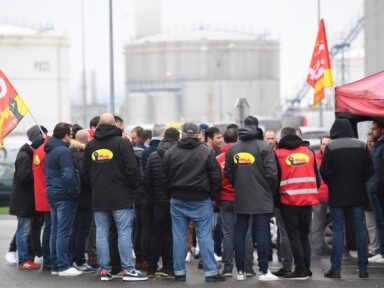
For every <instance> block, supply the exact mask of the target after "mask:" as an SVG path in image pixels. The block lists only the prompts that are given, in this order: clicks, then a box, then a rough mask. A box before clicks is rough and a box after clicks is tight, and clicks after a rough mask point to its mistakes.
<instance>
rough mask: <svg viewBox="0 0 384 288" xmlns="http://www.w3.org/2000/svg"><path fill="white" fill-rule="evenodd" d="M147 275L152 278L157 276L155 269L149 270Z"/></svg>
mask: <svg viewBox="0 0 384 288" xmlns="http://www.w3.org/2000/svg"><path fill="white" fill-rule="evenodd" d="M147 277H148V278H152V279H153V278H155V277H156V275H155V272H153V271H148V272H147Z"/></svg>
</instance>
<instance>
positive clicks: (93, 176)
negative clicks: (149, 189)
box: [84, 124, 137, 211]
mask: <svg viewBox="0 0 384 288" xmlns="http://www.w3.org/2000/svg"><path fill="white" fill-rule="evenodd" d="M121 133H122V132H121V130H120V129H119V128H117V127H116V126H113V125H108V124H101V125H99V127H98V128H97V129H96V131H95V134H94V137H95V138H94V139H93V140H92V141H91V142H89V143H88V145H87V147H86V148H85V153H84V175H85V178H86V179H87V181H88V182H89V183H90V184H91V186H92V208H93V210H95V211H107V210H119V209H127V208H132V207H133V190H134V189H135V187H136V177H137V161H136V157H135V154H134V152H133V148H132V145H131V144H130V143H129V142H128V141H126V140H124V139H123V138H122V137H121V135H122V134H121Z"/></svg>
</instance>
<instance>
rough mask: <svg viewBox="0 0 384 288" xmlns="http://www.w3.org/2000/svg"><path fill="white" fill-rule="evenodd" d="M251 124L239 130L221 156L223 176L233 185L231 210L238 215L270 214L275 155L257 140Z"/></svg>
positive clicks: (274, 188)
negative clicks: (223, 155) (224, 155)
mask: <svg viewBox="0 0 384 288" xmlns="http://www.w3.org/2000/svg"><path fill="white" fill-rule="evenodd" d="M257 133H258V132H257V131H256V130H255V129H253V128H251V127H245V128H240V129H239V137H240V141H239V142H238V143H236V144H234V145H232V146H231V147H230V148H229V149H228V151H227V154H226V158H225V168H224V173H225V177H227V178H228V179H229V181H230V182H231V183H232V185H233V187H234V188H235V202H234V209H235V212H236V213H239V214H265V213H273V211H274V207H273V192H274V191H275V190H276V189H277V165H276V159H275V155H274V153H273V151H272V149H271V147H270V145H268V144H267V143H265V142H264V141H263V140H259V139H257V138H258V135H257Z"/></svg>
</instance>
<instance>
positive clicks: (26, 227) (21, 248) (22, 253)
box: [16, 217, 32, 264]
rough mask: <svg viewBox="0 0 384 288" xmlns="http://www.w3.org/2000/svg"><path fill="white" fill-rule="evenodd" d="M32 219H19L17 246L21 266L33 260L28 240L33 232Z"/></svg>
mask: <svg viewBox="0 0 384 288" xmlns="http://www.w3.org/2000/svg"><path fill="white" fill-rule="evenodd" d="M31 220H32V219H31V218H25V217H17V230H16V246H17V253H18V255H19V264H21V263H24V262H25V261H27V260H32V258H31V256H30V255H29V249H28V238H29V233H30V231H31Z"/></svg>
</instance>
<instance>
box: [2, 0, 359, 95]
mask: <svg viewBox="0 0 384 288" xmlns="http://www.w3.org/2000/svg"><path fill="white" fill-rule="evenodd" d="M83 1H84V4H85V34H86V36H85V40H86V66H87V71H91V70H96V72H97V80H98V83H97V89H98V98H99V99H100V101H103V102H108V99H109V98H108V97H109V86H108V85H109V70H108V69H109V50H108V45H109V43H108V39H109V38H108V37H109V34H108V3H109V1H108V0H83ZM138 1H139V0H138ZM154 1H155V0H154ZM113 3H114V25H115V31H114V40H115V75H116V78H115V80H116V93H117V95H116V98H117V100H119V101H121V100H122V99H123V96H124V93H125V91H124V89H125V88H124V58H123V54H122V52H123V45H124V43H126V42H127V41H129V39H131V38H132V37H133V35H134V31H133V27H134V25H133V23H134V22H133V19H134V18H133V17H134V9H133V8H134V0H114V1H113ZM163 5H164V6H163V26H164V27H170V26H174V25H180V24H185V23H196V22H199V21H209V22H213V23H226V24H239V25H248V26H252V27H254V28H255V29H256V30H259V31H260V32H265V31H267V32H268V33H269V34H270V35H271V37H272V38H274V39H279V40H280V41H281V88H282V97H289V96H292V95H294V94H295V92H296V91H297V90H298V88H299V87H300V86H301V85H302V83H303V82H304V81H305V79H306V73H307V70H308V65H309V62H310V58H311V54H312V50H313V45H314V41H315V38H316V34H317V0H289V1H288V0H269V1H265V0H263V1H262V0H163ZM80 11H81V0H0V23H1V21H2V19H4V17H10V18H13V19H19V20H25V21H28V20H30V21H35V22H39V21H41V22H51V23H53V25H54V26H55V29H57V30H58V31H61V32H63V33H65V34H66V35H67V36H68V37H69V38H70V43H71V50H70V62H71V63H70V64H71V81H72V82H71V83H72V84H71V97H72V99H74V100H75V99H81V97H80V95H81V89H80V88H81V84H80V83H81V82H80V75H81V29H80V25H81V12H80ZM358 12H360V13H362V12H363V0H322V1H321V16H322V17H323V18H324V19H325V25H326V30H327V34H328V42H329V46H332V45H333V44H335V43H336V40H337V38H338V37H339V36H340V33H341V32H342V31H344V30H345V29H346V28H347V27H348V26H350V25H351V24H353V21H354V20H355V19H356V14H357V13H358ZM356 46H357V45H356ZM360 46H362V45H361V41H360ZM352 48H355V47H352ZM0 68H1V63H0ZM75 101H76V100H75Z"/></svg>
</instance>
